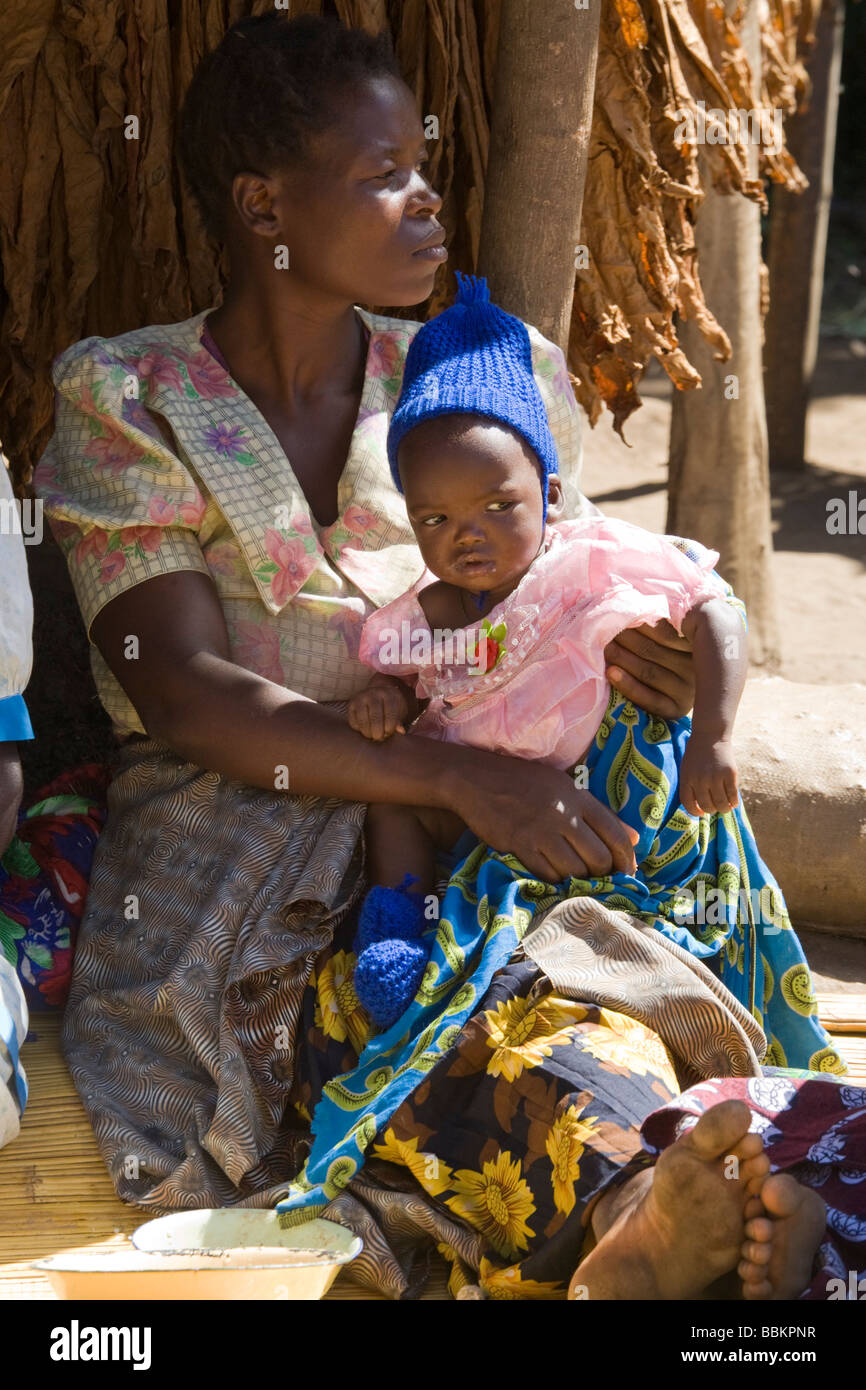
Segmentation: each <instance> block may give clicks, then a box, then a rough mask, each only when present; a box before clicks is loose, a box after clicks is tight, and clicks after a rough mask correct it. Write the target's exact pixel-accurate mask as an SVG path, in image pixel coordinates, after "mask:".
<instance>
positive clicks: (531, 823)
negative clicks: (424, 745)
mask: <svg viewBox="0 0 866 1390" xmlns="http://www.w3.org/2000/svg"><path fill="white" fill-rule="evenodd" d="M461 751H462V752H464V753H468V752H469V750H467V749H463V750H461ZM475 751H477V752H478V753H479V754H480V756H479V757H478V758H477V759H476V760H475V761H474V763H473V764H472V765H470V766H469V767H467V768H465V769H463V770H462V771H461V772H460V773H458V774H457V776H456V777H454V778H453V781H452V786H453V807H452V809H453V810H455V811H456V812H457V814H458V815H460V816H462V817H463V819H464V820H465V821H466V824H467V825H468V826H469V828H470V830H472V831H473V833H474V834H476V835H477V836H478V838H479V840H483V841H484V843H485V844H488V845H490V846H491V847H492V848H493V849H495V850H498V851H499V852H500V853H510V854H513V855H515V856H516V857H517V858H518V859H519V860H520V862H521V863H522V864H525V865H526V867H527V869H528V870H529V871H530V873H532V874H536V875H537V876H538V877H539V878H541V879H543V880H544V881H545V882H546V883H558V882H559V880H560V879H563V878H572V877H574V878H591V877H592V878H595V877H599V876H601V875H604V874H607V873H610V872H611V871H612V870H613V871H619V872H620V873H627V874H633V873H634V872H635V868H636V864H635V857H634V850H633V848H632V846H633V845H634V844H636V843H637V839H638V835H637V832H636V831H634V830H632V829H631V828H630V827H629V826H626V825H624V824H623V822H622V821H621V820H619V819H618V818H617V817H616V816H615V815H614V814H613V812H612V811H611V810H609V808H608V807H607V806H604V805H603V804H602V802H600V801H597V800H596V798H595V797H594V796H593V795H592V794H591V793H590V792H588V791H578V790H577V789H576V788H575V786H574V784H573V782H572V781H571V778H570V777H568V776H567V775H566V774H565V773H564V772H559V771H558V770H557V769H556V768H553V767H548V766H547V765H546V764H544V763H535V762H528V761H523V760H522V759H519V758H506V757H502V756H501V755H498V754H489V753H486V752H483V753H482V752H481V750H475Z"/></svg>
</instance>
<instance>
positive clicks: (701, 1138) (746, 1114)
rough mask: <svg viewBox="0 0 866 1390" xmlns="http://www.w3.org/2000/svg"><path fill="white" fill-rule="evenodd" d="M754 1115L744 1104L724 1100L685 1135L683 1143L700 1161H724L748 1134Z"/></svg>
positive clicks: (737, 1101) (708, 1111)
mask: <svg viewBox="0 0 866 1390" xmlns="http://www.w3.org/2000/svg"><path fill="white" fill-rule="evenodd" d="M750 1122H751V1111H750V1110H749V1107H748V1106H747V1105H746V1104H744V1102H743V1101H741V1100H723V1101H721V1102H720V1103H719V1104H718V1105H714V1106H713V1107H712V1108H711V1109H710V1110H707V1111H705V1113H704V1114H703V1115H702V1116H701V1118H700V1119H699V1120H698V1122H697V1124H696V1125H695V1126H694V1128H693V1129H690V1130H689V1131H688V1133H687V1134H686V1135H684V1137H683V1140H682V1143H683V1144H684V1145H688V1147H689V1148H691V1149H693V1150H694V1151H695V1153H696V1154H697V1155H698V1157H699V1158H703V1159H713V1158H723V1157H724V1156H725V1155H726V1154H729V1153H731V1151H732V1150H733V1149H734V1148H735V1147H736V1145H737V1144H738V1143H739V1142H740V1141H741V1140H742V1139H743V1138H744V1136H745V1135H746V1134H747V1133H748V1129H749V1124H750Z"/></svg>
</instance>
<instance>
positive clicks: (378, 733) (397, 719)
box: [349, 680, 409, 743]
mask: <svg viewBox="0 0 866 1390" xmlns="http://www.w3.org/2000/svg"><path fill="white" fill-rule="evenodd" d="M408 718H409V700H408V698H407V694H406V691H405V690H404V688H403V686H402V685H401V684H400V683H399V682H398V681H396V680H394V681H388V682H385V681H382V682H373V683H372V684H371V685H368V686H367V689H366V690H362V691H360V693H359V694H358V695H353V696H352V698H351V700H350V701H349V723H350V725H351V726H352V728H353V729H357V731H358V733H359V734H363V735H364V737H365V738H371V739H373V741H374V742H375V743H381V742H382V741H383V740H384V739H386V738H390V737H391V735H392V734H393V733H401V734H405V732H406V721H407V719H408Z"/></svg>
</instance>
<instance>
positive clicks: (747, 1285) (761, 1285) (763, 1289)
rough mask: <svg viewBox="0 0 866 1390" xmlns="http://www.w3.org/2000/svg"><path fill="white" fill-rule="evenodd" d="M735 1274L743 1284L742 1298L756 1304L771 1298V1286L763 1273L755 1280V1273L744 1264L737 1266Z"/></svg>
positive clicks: (749, 1266)
mask: <svg viewBox="0 0 866 1390" xmlns="http://www.w3.org/2000/svg"><path fill="white" fill-rule="evenodd" d="M737 1273H738V1275H739V1276H740V1279H741V1280H742V1282H743V1298H744V1299H746V1300H747V1301H748V1302H758V1301H760V1300H762V1299H768V1298H770V1297H771V1296H772V1293H773V1286H772V1284H771V1283H770V1281H769V1279H767V1278H766V1277H765V1275H764V1273H763V1271H762V1272H761V1274H760V1276H759V1277H758V1278H755V1277H754V1275H755V1273H756V1271H754V1270H753V1268H752V1266H751V1265H749V1264H746V1263H745V1262H744V1263H743V1264H740V1265H739V1266H738V1268H737Z"/></svg>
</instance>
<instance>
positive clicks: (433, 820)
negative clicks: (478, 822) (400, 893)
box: [365, 803, 466, 894]
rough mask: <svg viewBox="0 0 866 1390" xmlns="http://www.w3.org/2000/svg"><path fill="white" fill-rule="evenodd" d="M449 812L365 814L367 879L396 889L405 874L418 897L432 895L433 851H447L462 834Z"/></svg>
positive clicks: (379, 808)
mask: <svg viewBox="0 0 866 1390" xmlns="http://www.w3.org/2000/svg"><path fill="white" fill-rule="evenodd" d="M465 828H466V826H465V823H464V822H463V821H462V820H461V819H460V817H459V816H457V815H455V814H454V813H453V812H452V811H438V810H436V809H435V808H434V807H430V806H388V805H382V804H379V803H374V804H373V805H371V806H370V807H369V809H368V811H367V823H366V828H365V836H366V842H367V878H368V880H369V882H370V883H378V884H382V885H384V886H385V887H386V888H399V886H400V885H401V884H402V883H403V881H404V879H405V877H406V875H407V874H411V875H412V877H413V878H414V879H416V880H417V881H416V882H415V883H414V884H413V885H412V886H413V888H414V890H415V891H416V892H418V893H425V894H426V893H432V892H433V889H434V885H435V881H436V850H437V849H450V848H451V846H452V845H453V844H454V843H455V841H456V840H458V839H459V837H460V836H461V835H462V833H463V831H464V830H465Z"/></svg>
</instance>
